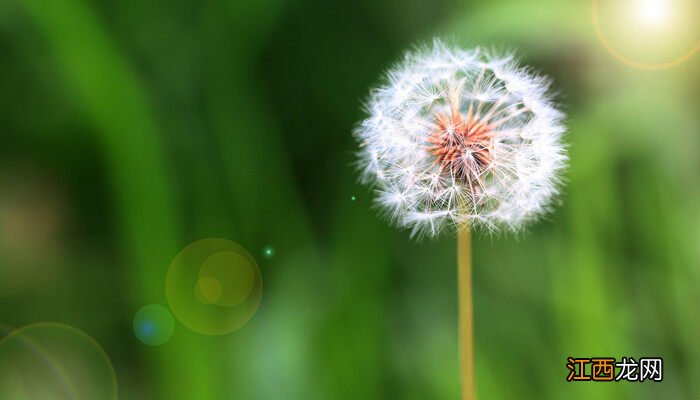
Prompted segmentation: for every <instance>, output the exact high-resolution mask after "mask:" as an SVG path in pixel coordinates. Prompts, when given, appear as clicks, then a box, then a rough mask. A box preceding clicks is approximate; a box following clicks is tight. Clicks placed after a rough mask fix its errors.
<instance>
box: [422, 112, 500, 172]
mask: <svg viewBox="0 0 700 400" xmlns="http://www.w3.org/2000/svg"><path fill="white" fill-rule="evenodd" d="M435 126H436V128H435V129H434V130H433V131H432V132H431V133H430V134H429V136H428V139H427V140H428V142H429V143H430V144H431V145H432V146H429V147H428V151H429V152H430V154H431V155H433V156H435V164H436V165H439V168H440V170H441V171H449V172H451V173H452V176H454V177H456V178H458V179H460V180H462V181H464V182H467V183H469V184H470V185H477V186H481V185H480V183H481V182H482V179H481V178H482V176H483V174H484V173H485V172H486V170H487V169H488V168H489V166H490V165H491V163H492V162H493V158H492V154H491V144H492V141H493V131H492V129H491V127H490V126H489V124H488V123H487V122H484V121H481V120H480V119H479V116H476V115H474V114H473V113H472V110H471V108H470V110H469V111H468V112H467V115H466V116H463V115H462V114H461V113H460V111H459V109H458V108H456V107H452V111H451V113H446V112H444V111H441V112H436V113H435Z"/></svg>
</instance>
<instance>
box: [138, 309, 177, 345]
mask: <svg viewBox="0 0 700 400" xmlns="http://www.w3.org/2000/svg"><path fill="white" fill-rule="evenodd" d="M133 325H134V334H135V335H136V337H137V338H138V339H139V340H140V341H141V342H142V343H144V344H147V345H149V346H160V345H162V344H165V343H166V342H167V341H168V340H170V338H171V337H172V336H173V331H174V330H175V320H174V319H173V315H172V314H171V313H170V311H168V309H167V308H165V307H163V306H161V305H159V304H149V305H147V306H144V307H143V308H141V309H140V310H139V311H138V312H137V313H136V315H135V316H134V323H133Z"/></svg>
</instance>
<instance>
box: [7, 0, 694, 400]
mask: <svg viewBox="0 0 700 400" xmlns="http://www.w3.org/2000/svg"><path fill="white" fill-rule="evenodd" d="M436 34H437V35H443V36H447V37H451V38H454V40H455V41H457V42H460V43H464V44H466V45H486V46H502V45H506V46H508V47H512V48H516V49H518V51H519V53H520V54H522V55H523V56H524V59H525V61H526V62H527V63H529V64H532V65H534V66H535V67H536V68H537V69H538V70H539V71H542V72H544V73H546V74H549V75H551V76H552V77H553V78H554V80H555V82H556V86H557V87H558V88H559V89H560V92H561V99H562V101H563V103H564V104H565V108H566V111H567V113H568V114H569V126H570V133H569V134H568V135H567V141H568V143H569V144H570V156H571V168H570V169H569V172H568V176H567V180H568V184H567V186H566V189H565V193H564V196H563V198H562V206H561V207H559V208H558V209H557V210H556V212H555V213H554V214H553V215H552V216H551V218H550V219H549V220H548V221H542V222H541V223H539V224H537V225H536V226H533V227H532V229H531V230H530V231H529V232H527V233H524V234H522V235H520V236H519V237H517V238H512V237H488V236H482V237H479V238H478V241H477V243H476V245H475V296H476V298H475V303H476V304H475V312H476V342H477V343H476V345H477V350H476V351H477V355H476V357H477V386H478V391H479V393H480V397H481V398H483V399H513V398H516V399H564V398H566V399H589V398H596V399H616V400H617V399H658V398H670V399H696V398H700V381H698V380H697V379H696V378H697V376H698V375H699V374H700V348H699V347H698V346H696V344H697V337H698V336H699V335H700V318H698V314H697V308H698V307H697V306H698V305H699V304H700V290H698V287H700V268H699V267H700V246H698V238H699V237H700V202H699V201H698V199H699V198H700V193H699V192H700V186H699V185H697V182H698V178H700V157H699V155H700V154H699V153H700V117H699V116H698V114H697V110H698V109H699V107H700V100H698V97H697V93H698V88H699V87H700V78H699V77H700V74H698V71H699V67H700V57H695V58H694V59H692V60H691V61H689V62H688V63H685V64H683V65H680V66H678V67H676V68H674V69H670V70H664V71H641V70H636V69H632V68H630V67H627V66H625V65H622V64H620V63H619V62H618V61H616V60H615V59H614V58H612V57H611V56H610V55H609V54H608V53H606V52H605V51H604V49H603V48H602V46H600V44H599V43H598V41H597V40H596V38H595V36H594V33H593V29H592V26H591V22H590V10H589V4H588V3H587V2H574V1H561V0H545V1H539V2H536V3H535V2H522V1H516V0H511V1H506V0H503V1H485V0H481V1H471V2H458V1H455V0H439V1H432V2H423V1H419V0H401V1H399V0H388V1H382V2H372V1H364V0H361V1H358V2H337V3H334V2H324V1H315V0H265V1H252V0H243V1H240V0H239V1H205V2H194V1H180V0H171V1H150V2H143V1H135V0H125V1H120V2H111V1H103V0H95V1H92V2H88V1H87V0H52V1H40V0H2V1H0V52H1V54H2V55H3V56H2V59H1V60H0V93H1V97H0V121H2V126H0V322H2V323H3V324H6V325H11V326H16V327H18V326H22V325H25V324H28V323H32V322H40V321H57V322H62V323H67V324H71V325H73V326H75V327H77V328H80V329H82V330H84V331H85V332H87V333H89V334H90V335H91V336H93V337H94V338H95V339H96V340H97V341H98V342H99V343H100V344H102V346H103V347H104V348H105V350H106V351H107V353H108V354H109V356H110V358H111V359H112V362H113V364H114V366H115V369H116V371H117V378H118V381H119V390H120V398H123V399H168V400H176V399H233V398H235V399H274V400H277V399H387V398H388V399H456V398H458V396H459V382H458V360H457V338H456V334H457V323H456V288H455V271H454V268H455V267H454V264H455V244H454V240H452V239H451V238H450V237H447V236H446V237H443V238H441V239H439V240H435V241H429V242H424V243H414V242H412V241H410V240H409V239H408V237H407V236H408V235H407V234H406V233H405V232H400V231H397V230H395V229H393V228H390V227H388V226H386V224H385V223H384V222H383V221H381V220H380V219H379V218H377V216H376V213H375V212H374V211H373V210H372V209H371V199H372V193H371V191H370V190H369V189H367V188H363V187H361V186H360V185H358V184H357V183H356V179H355V172H354V171H353V169H352V168H351V166H350V164H351V163H352V161H353V151H354V149H355V143H354V142H353V140H352V138H351V135H350V132H351V130H352V127H353V124H355V123H356V122H357V121H359V120H360V119H361V118H362V112H361V108H360V105H361V101H362V99H363V98H364V97H365V96H366V94H367V92H368V89H369V87H370V85H372V84H373V83H374V82H376V81H377V79H378V77H379V76H380V74H381V73H382V72H383V70H384V69H385V68H386V67H387V66H388V65H390V64H391V63H392V62H393V61H395V60H396V59H397V58H398V57H399V56H400V54H401V52H402V51H403V50H404V49H406V48H408V47H409V46H411V45H413V44H414V43H416V41H429V40H430V38H431V37H432V36H433V35H436ZM353 196H355V198H353ZM206 237H223V238H227V239H230V240H234V241H236V242H238V243H240V244H241V245H243V246H244V247H246V248H247V249H248V250H249V251H250V252H251V253H253V254H254V255H255V256H256V258H257V259H258V262H259V263H260V267H261V270H262V274H263V280H264V283H265V288H264V296H263V300H262V305H261V308H260V309H259V311H258V313H257V315H256V316H255V317H254V318H253V320H252V321H251V322H250V323H249V324H248V325H247V326H246V327H245V328H243V329H241V330H240V331H237V332H234V333H232V334H229V335H225V336H219V337H210V336H202V335H198V334H196V333H194V332H191V331H189V330H187V328H185V327H184V326H183V325H181V324H179V323H177V324H176V328H175V334H174V336H173V338H172V339H171V340H170V341H169V342H168V343H167V344H165V345H163V346H161V347H154V348H150V347H147V346H144V345H143V344H141V343H140V342H139V341H138V340H137V339H136V337H135V336H134V334H133V332H132V329H131V321H132V318H133V316H134V314H135V313H136V312H137V311H138V310H139V309H140V308H141V307H142V306H144V305H146V304H150V303H160V304H166V301H165V296H164V278H165V273H166V270H167V267H168V264H169V262H170V261H171V260H172V258H173V257H174V256H175V254H177V252H178V251H179V250H180V249H182V248H184V247H185V246H186V245H188V244H189V243H191V242H193V241H195V240H197V239H201V238H206ZM266 246H272V248H274V255H273V256H271V257H265V254H264V249H265V248H266ZM567 356H584V357H588V356H613V357H618V358H620V357H622V356H634V357H640V356H660V357H663V358H664V360H665V376H664V381H663V382H662V383H658V384H631V383H627V384H625V383H618V384H600V383H590V384H586V383H566V382H565V377H566V374H567V370H566V368H565V360H566V357H567Z"/></svg>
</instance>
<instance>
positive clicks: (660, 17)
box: [637, 0, 671, 27]
mask: <svg viewBox="0 0 700 400" xmlns="http://www.w3.org/2000/svg"><path fill="white" fill-rule="evenodd" d="M670 14H671V10H670V7H669V2H668V0H639V1H638V4H637V16H638V17H639V19H640V21H641V22H642V23H644V24H645V25H648V26H655V27H658V26H660V25H664V24H665V23H667V22H668V20H669V17H670Z"/></svg>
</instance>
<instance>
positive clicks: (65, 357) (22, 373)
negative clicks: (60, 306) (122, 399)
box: [0, 323, 117, 400]
mask: <svg viewBox="0 0 700 400" xmlns="http://www.w3.org/2000/svg"><path fill="white" fill-rule="evenodd" d="M116 398H117V379H116V375H115V372H114V368H113V366H112V363H111V362H110V360H109V357H108V356H107V354H106V353H105V352H104V350H103V349H102V347H101V346H100V345H99V344H98V343H97V342H96V341H95V340H94V339H92V338H91V337H90V336H88V335H87V334H85V333H84V332H82V331H80V330H78V329H76V328H74V327H71V326H69V325H65V324H58V323H39V324H32V325H27V326H25V327H22V328H19V329H16V330H14V331H12V332H11V333H10V334H8V335H7V336H5V337H3V338H2V340H0V399H12V400H30V399H31V400H83V399H91V400H115V399H116Z"/></svg>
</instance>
